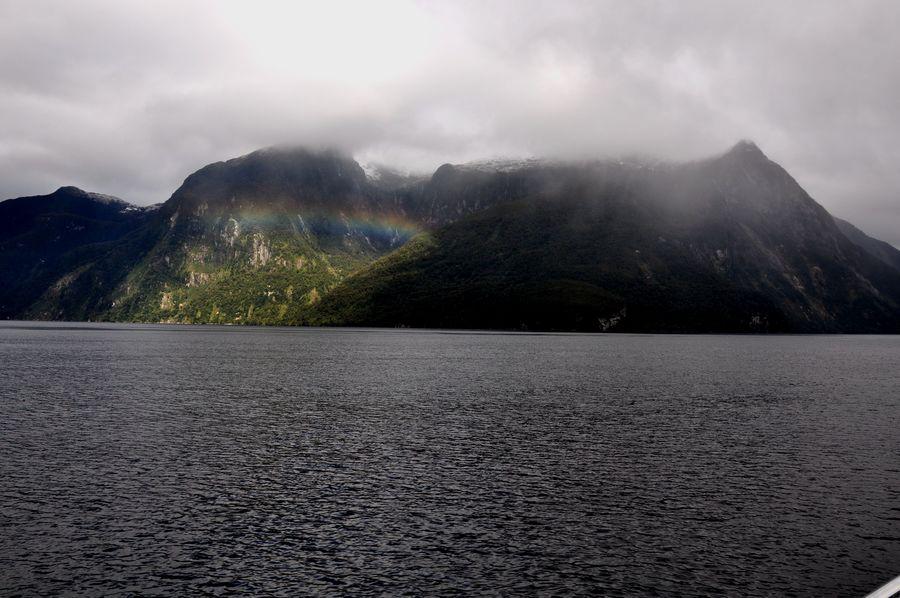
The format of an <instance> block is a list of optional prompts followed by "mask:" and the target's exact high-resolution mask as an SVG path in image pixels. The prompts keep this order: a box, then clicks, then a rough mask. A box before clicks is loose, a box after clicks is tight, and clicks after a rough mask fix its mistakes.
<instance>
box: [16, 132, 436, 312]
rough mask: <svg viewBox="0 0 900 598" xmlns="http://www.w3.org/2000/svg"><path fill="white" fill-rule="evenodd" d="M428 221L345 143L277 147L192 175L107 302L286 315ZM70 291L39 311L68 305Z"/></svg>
mask: <svg viewBox="0 0 900 598" xmlns="http://www.w3.org/2000/svg"><path fill="white" fill-rule="evenodd" d="M417 231H418V229H417V228H416V225H415V224H414V223H410V222H408V221H407V220H405V219H404V215H403V210H402V208H401V207H400V206H399V205H398V203H397V202H396V201H395V200H394V196H393V195H391V194H390V193H389V192H387V191H385V190H384V189H382V188H381V187H378V186H376V185H373V184H371V182H370V181H369V180H368V178H367V177H366V175H365V173H364V172H363V170H362V169H361V168H360V166H359V165H358V164H357V163H356V162H354V161H353V160H351V159H349V158H347V157H345V156H342V155H340V154H337V153H335V152H328V151H324V152H313V151H309V150H305V149H268V150H260V151H257V152H253V153H251V154H248V155H246V156H243V157H240V158H236V159H233V160H228V161H226V162H217V163H215V164H210V165H208V166H206V167H204V168H202V169H200V170H199V171H197V172H195V173H194V174H192V175H190V176H189V177H188V178H187V179H186V180H185V181H184V183H183V184H182V185H181V187H179V188H178V189H177V190H176V191H175V193H174V194H173V195H172V197H171V198H170V199H169V200H168V201H167V202H166V203H165V204H163V205H162V207H161V208H160V209H159V210H158V211H157V212H156V213H155V214H154V216H153V218H152V219H151V221H149V222H148V223H147V225H146V226H145V230H144V231H142V232H143V233H144V236H145V237H148V238H149V239H150V242H149V246H148V247H147V248H146V250H145V251H144V252H143V254H142V255H141V256H140V259H139V260H138V261H137V262H136V263H135V264H134V266H133V267H132V268H130V269H129V270H127V271H125V272H122V276H121V278H120V279H119V280H118V281H116V284H115V285H114V286H113V287H111V288H109V289H108V292H107V293H106V294H105V295H104V297H103V298H102V299H101V300H100V301H99V305H98V306H97V308H98V310H97V311H98V316H99V317H103V318H107V319H113V320H128V321H131V320H136V321H151V322H157V321H166V322H184V323H190V322H215V323H254V324H274V323H283V322H285V321H289V320H295V319H297V318H298V315H299V313H300V312H302V311H303V310H304V309H306V308H308V307H309V306H310V305H312V304H314V303H315V302H316V301H318V299H319V297H321V296H322V295H323V294H325V293H327V292H328V291H329V290H330V289H331V288H332V287H334V286H335V285H336V284H338V283H339V282H340V281H341V280H342V279H343V278H344V277H345V276H346V275H347V274H349V273H350V272H352V271H354V270H356V269H358V268H360V267H361V266H363V265H365V264H367V263H369V262H371V261H372V260H374V259H375V258H376V257H379V256H381V255H384V254H385V253H387V252H389V251H390V250H392V249H394V248H396V247H399V246H400V245H402V244H403V243H404V242H405V241H406V240H407V239H408V238H409V237H410V236H412V235H413V234H414V233H415V232H417ZM70 294H71V293H68V292H67V290H65V289H64V290H63V291H62V292H60V293H57V294H56V295H53V296H50V297H45V298H44V300H43V301H41V302H39V303H38V304H37V306H36V307H35V308H34V309H33V310H32V312H31V313H33V314H34V315H36V316H37V317H55V316H54V314H57V313H65V311H66V310H65V307H64V306H65V304H66V303H67V302H68V301H69V299H68V295H70Z"/></svg>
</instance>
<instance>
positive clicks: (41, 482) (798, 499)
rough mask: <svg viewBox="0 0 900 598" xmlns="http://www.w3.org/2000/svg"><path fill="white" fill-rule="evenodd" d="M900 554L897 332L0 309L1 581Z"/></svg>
mask: <svg viewBox="0 0 900 598" xmlns="http://www.w3.org/2000/svg"><path fill="white" fill-rule="evenodd" d="M898 573H900V337H877V336H771V337H763V336H653V335H551V334H546V335H529V334H481V333H441V332H429V331H393V330H320V329H261V328H223V327H212V326H206V327H175V326H142V325H90V324H84V325H79V324H68V325H66V324H44V323H40V324H36V323H7V324H0V589H2V593H3V594H5V595H8V594H20V593H21V594H37V593H70V594H92V595H93V594H131V593H144V594H174V595H186V594H196V593H208V594H220V593H221V594H226V593H227V594H232V593H247V594H280V595H285V596H293V595H298V594H310V593H326V594H346V593H385V594H392V595H393V594H399V593H406V594H411V595H421V594H452V593H459V592H469V593H472V594H478V595H482V594H504V595H509V594H519V593H521V594H588V593H590V594H607V595H708V596H722V595H744V596H770V595H800V596H821V595H845V596H853V595H862V594H864V593H866V592H868V591H871V590H873V589H875V588H876V587H877V586H879V585H881V584H882V583H883V582H885V581H887V580H888V579H889V578H890V577H892V576H894V575H897V574H898Z"/></svg>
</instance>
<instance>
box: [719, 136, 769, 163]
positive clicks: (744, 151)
mask: <svg viewBox="0 0 900 598" xmlns="http://www.w3.org/2000/svg"><path fill="white" fill-rule="evenodd" d="M726 155H730V156H741V157H753V158H765V159H768V158H767V157H766V155H765V154H764V153H763V151H762V150H761V149H759V146H758V145H756V143H754V142H753V141H751V140H750V139H741V140H740V141H738V142H737V143H735V144H734V146H733V147H732V148H731V149H730V150H728V152H727V153H726Z"/></svg>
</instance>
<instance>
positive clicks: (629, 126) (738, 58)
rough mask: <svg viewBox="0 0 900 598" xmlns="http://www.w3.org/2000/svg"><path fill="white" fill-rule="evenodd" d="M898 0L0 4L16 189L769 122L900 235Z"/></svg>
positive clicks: (789, 147)
mask: <svg viewBox="0 0 900 598" xmlns="http://www.w3.org/2000/svg"><path fill="white" fill-rule="evenodd" d="M898 24H900V3H897V2H893V1H890V0H885V1H865V0H861V1H857V2H853V3H849V2H837V1H834V2H818V1H815V2H813V1H796V2H790V3H786V2H781V1H771V0H766V1H758V2H731V1H718V0H708V1H691V0H687V1H684V2H652V1H632V2H603V1H589V2H588V1H585V2H574V1H573V2H568V1H561V2H538V1H530V0H520V1H515V2H514V1H509V2H484V1H481V2H474V1H473V2H460V3H452V4H451V3H425V2H421V3H416V2H401V1H398V2H385V3H375V2H358V3H351V2H346V3H342V2H327V3H326V2H319V3H300V2H282V3H277V2H259V3H246V2H214V1H212V0H202V1H177V2H176V1H155V2H152V3H128V2H116V1H99V0H82V1H80V2H77V3H72V2H62V1H58V2H44V1H40V0H3V2H2V3H0V196H2V197H13V196H18V195H30V194H37V193H45V192H48V191H49V190H52V189H54V188H56V187H58V186H60V185H64V184H75V185H78V186H81V187H84V188H87V189H91V190H96V191H101V192H104V193H112V194H115V195H119V196H121V197H123V198H125V199H128V200H130V201H134V202H136V203H143V204H146V203H154V202H159V201H163V200H165V199H166V198H167V197H168V196H169V195H170V194H171V192H172V191H173V190H174V189H175V188H176V187H177V186H178V184H180V182H181V180H182V179H183V178H184V177H185V176H186V175H187V174H189V173H190V172H192V171H193V170H195V169H197V168H199V167H200V166H202V165H204V164H206V163H208V162H211V161H216V160H220V159H225V158H228V157H232V156H235V155H239V154H242V153H246V152H247V151H251V150H253V149H256V148H257V147H262V146H267V145H273V144H280V143H301V144H303V143H306V144H330V145H337V146H340V147H344V148H346V149H347V150H349V151H352V152H354V153H355V154H356V155H357V156H358V157H360V158H363V159H368V160H377V161H385V162H389V163H397V164H400V165H402V166H406V167H409V168H413V169H423V170H424V169H429V168H433V167H435V166H437V165H438V164H440V163H442V162H445V161H464V160H467V159H475V158H483V157H487V156H492V155H506V156H518V155H532V156H555V157H584V156H609V155H616V154H622V153H633V152H640V153H649V154H655V155H659V156H661V157H666V158H673V159H692V158H697V157H701V156H703V155H708V154H713V153H716V152H719V151H722V150H724V149H725V148H727V147H728V146H730V145H731V144H732V143H734V142H735V141H736V140H737V139H740V138H745V137H746V138H752V139H754V140H756V141H757V143H758V144H759V145H760V146H761V147H762V148H763V150H764V151H766V153H767V154H768V155H769V156H770V157H771V158H772V159H774V160H776V161H778V162H780V163H781V164H782V165H783V166H785V168H787V169H788V170H789V171H790V172H791V173H792V174H794V176H795V177H796V178H797V179H798V180H799V181H800V183H801V184H802V185H804V187H806V188H807V190H808V191H809V192H810V193H811V194H812V195H813V197H815V198H816V199H817V200H818V201H819V202H821V203H822V204H823V205H825V206H826V207H827V208H828V209H829V210H831V211H832V212H833V213H835V214H836V215H838V216H841V217H844V218H847V219H849V220H851V221H852V222H854V223H856V224H857V225H858V226H860V227H861V228H863V229H864V230H866V231H867V232H870V233H871V234H873V235H875V236H878V237H880V238H883V239H885V240H888V241H890V242H892V243H894V244H895V245H898V246H900V193H898V190H900V168H898V167H897V166H898V164H900V144H898V143H897V141H896V140H897V139H898V138H900V103H898V102H897V101H896V97H897V96H898V92H900V61H897V60H896V57H897V56H900V38H898V36H896V35H895V30H896V27H897V25H898Z"/></svg>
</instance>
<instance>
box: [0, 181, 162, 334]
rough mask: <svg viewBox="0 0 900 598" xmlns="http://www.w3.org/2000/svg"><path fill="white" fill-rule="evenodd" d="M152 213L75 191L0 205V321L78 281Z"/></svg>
mask: <svg viewBox="0 0 900 598" xmlns="http://www.w3.org/2000/svg"><path fill="white" fill-rule="evenodd" d="M154 210H155V208H152V207H151V208H139V207H137V206H133V205H131V204H128V203H126V202H124V201H122V200H121V199H118V198H116V197H111V196H109V195H101V194H99V193H89V192H86V191H82V190H81V189H78V188H76V187H62V188H60V189H58V190H56V191H54V192H53V193H51V194H49V195H40V196H35V197H20V198H17V199H10V200H7V201H4V202H2V203H0V281H2V285H0V317H2V318H9V317H21V315H22V314H23V313H27V309H28V308H29V306H30V305H32V303H34V302H35V301H37V300H38V299H39V297H40V296H41V295H42V294H43V293H45V292H53V288H54V285H65V284H67V281H70V280H72V279H73V278H74V277H76V276H78V273H79V271H80V270H82V269H84V268H85V266H86V265H87V264H89V263H91V262H92V261H93V260H94V259H96V258H98V257H99V256H101V255H103V254H104V252H106V251H108V249H109V248H110V247H111V246H112V245H114V244H115V243H116V242H117V241H120V240H121V239H123V238H124V237H126V236H127V235H128V234H129V233H131V232H133V231H134V230H136V229H138V228H140V227H141V226H142V225H143V224H144V223H145V222H146V221H147V219H148V218H149V217H150V216H151V215H152V213H153V212H154ZM94 282H95V283H97V282H99V281H94Z"/></svg>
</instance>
